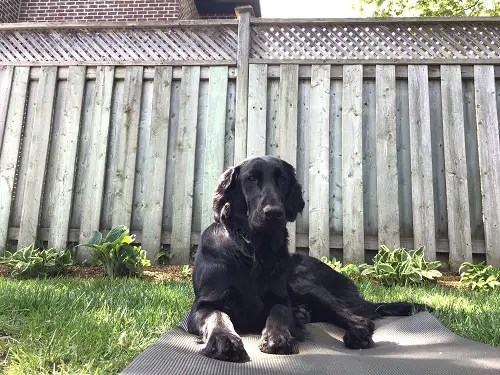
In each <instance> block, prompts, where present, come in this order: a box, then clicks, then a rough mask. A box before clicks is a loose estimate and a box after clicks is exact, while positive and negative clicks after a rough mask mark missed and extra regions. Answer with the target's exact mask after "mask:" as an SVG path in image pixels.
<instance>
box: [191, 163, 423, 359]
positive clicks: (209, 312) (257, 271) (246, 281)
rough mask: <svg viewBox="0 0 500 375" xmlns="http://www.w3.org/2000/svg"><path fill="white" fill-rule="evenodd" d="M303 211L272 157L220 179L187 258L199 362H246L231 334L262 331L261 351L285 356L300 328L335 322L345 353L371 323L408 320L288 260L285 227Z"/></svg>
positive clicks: (297, 192) (401, 308)
mask: <svg viewBox="0 0 500 375" xmlns="http://www.w3.org/2000/svg"><path fill="white" fill-rule="evenodd" d="M303 208H304V200H303V198H302V190H301V186H300V185H299V184H298V182H297V180H296V177H295V171H294V169H293V167H292V166H291V165H290V164H288V163H286V162H284V161H282V160H279V159H276V158H274V157H270V156H265V157H258V158H252V159H248V160H245V161H244V162H242V163H241V164H240V165H238V166H235V167H233V168H230V169H228V170H227V171H226V172H224V174H223V175H222V177H221V180H220V182H219V186H218V187H217V190H216V193H215V197H214V202H213V210H214V220H215V222H214V223H213V224H212V225H211V226H210V227H208V228H207V229H206V230H205V231H204V232H203V234H202V236H201V240H200V244H199V246H198V251H197V253H196V259H195V265H194V274H193V284H194V290H195V296H196V298H195V302H194V304H193V306H192V308H191V312H190V314H189V319H188V330H189V332H190V333H192V334H195V335H199V337H200V339H201V340H202V341H203V342H204V343H206V345H205V347H204V349H203V350H202V353H203V354H204V355H206V356H208V357H212V358H216V359H221V360H225V361H245V360H248V355H247V353H246V351H245V349H244V347H243V343H242V341H241V338H240V336H239V335H238V334H237V333H236V332H237V331H238V332H240V333H258V332H261V331H262V337H261V339H260V343H259V348H260V350H261V351H263V352H265V353H276V354H292V352H293V351H294V347H295V346H294V341H295V340H302V339H303V337H304V325H305V323H307V322H309V321H312V322H318V321H320V322H329V323H333V324H336V325H338V326H340V327H342V328H344V329H345V330H346V333H345V336H344V343H345V345H346V346H347V347H348V348H353V349H358V348H368V347H370V346H371V345H373V342H372V339H371V337H372V333H373V331H374V324H373V321H372V319H375V318H378V317H382V316H386V315H411V314H412V313H413V311H414V306H413V305H412V304H409V303H404V302H398V303H387V304H375V303H371V302H368V301H365V300H364V299H363V298H362V297H361V296H360V295H359V292H358V289H357V288H356V286H355V285H354V283H353V282H352V281H350V280H349V279H348V278H347V277H345V276H343V275H341V274H339V273H338V272H335V271H333V270H332V269H331V268H330V267H328V266H327V265H325V264H324V263H322V262H321V261H319V260H317V259H315V258H312V257H309V256H305V255H299V254H293V255H290V254H289V253H288V248H287V245H288V232H287V230H286V222H287V221H294V220H295V219H296V217H297V214H299V213H300V212H302V210H303ZM418 307H421V306H418Z"/></svg>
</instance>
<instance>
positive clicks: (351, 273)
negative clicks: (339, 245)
mask: <svg viewBox="0 0 500 375" xmlns="http://www.w3.org/2000/svg"><path fill="white" fill-rule="evenodd" d="M321 261H322V262H323V263H325V264H326V265H327V266H329V267H330V268H332V269H333V270H335V271H337V272H339V273H341V274H343V275H345V276H347V277H351V278H352V277H356V276H359V274H360V272H361V271H360V269H359V266H357V265H356V264H352V263H348V264H346V265H343V264H342V262H341V261H340V260H337V259H336V258H335V257H334V258H332V259H331V260H328V258H327V257H322V258H321Z"/></svg>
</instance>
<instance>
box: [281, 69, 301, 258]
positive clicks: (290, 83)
mask: <svg viewBox="0 0 500 375" xmlns="http://www.w3.org/2000/svg"><path fill="white" fill-rule="evenodd" d="M279 90H280V93H279V109H278V134H279V135H278V157H279V158H280V159H283V160H285V161H287V162H288V163H290V164H291V165H292V166H293V167H294V168H296V167H297V114H298V96H299V66H298V65H295V64H281V66H280V88H279ZM287 227H288V238H289V240H288V249H289V250H290V251H291V252H295V228H296V226H295V223H288V225H287Z"/></svg>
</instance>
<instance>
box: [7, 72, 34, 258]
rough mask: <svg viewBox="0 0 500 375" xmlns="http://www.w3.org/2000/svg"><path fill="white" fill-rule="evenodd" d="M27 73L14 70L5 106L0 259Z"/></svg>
mask: <svg viewBox="0 0 500 375" xmlns="http://www.w3.org/2000/svg"><path fill="white" fill-rule="evenodd" d="M29 73H30V69H29V68H28V67H16V68H15V70H14V76H13V77H14V78H13V82H12V87H11V91H10V92H11V95H10V100H9V103H8V104H7V107H8V108H7V113H6V118H5V132H4V136H3V142H2V147H1V149H0V197H2V198H1V199H0V256H1V255H3V253H4V251H5V247H6V244H7V239H8V237H7V236H8V231H9V218H10V210H11V207H12V201H13V197H12V189H13V187H14V180H15V176H16V170H17V157H18V154H19V145H20V143H21V136H22V129H23V120H24V108H25V105H26V98H27V94H28V82H29Z"/></svg>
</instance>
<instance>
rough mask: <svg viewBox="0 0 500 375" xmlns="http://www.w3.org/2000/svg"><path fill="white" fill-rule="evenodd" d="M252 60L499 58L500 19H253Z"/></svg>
mask: <svg viewBox="0 0 500 375" xmlns="http://www.w3.org/2000/svg"><path fill="white" fill-rule="evenodd" d="M251 38H252V43H251V51H250V57H251V59H253V60H360V61H363V60H396V61H397V60H405V61H408V60H410V61H411V60H418V61H422V60H426V61H428V60H451V61H453V60H476V61H477V60H484V59H487V60H490V59H496V60H497V61H499V59H500V19H499V22H487V23H481V22H460V21H456V22H453V23H438V22H423V23H419V22H418V21H417V22H408V23H404V21H403V22H402V23H392V22H388V23H382V22H372V23H366V24H363V23H353V24H349V23H347V22H342V23H326V22H319V23H314V22H311V23H296V24H293V23H292V24H284V23H281V24H280V23H277V24H272V23H268V22H261V23H259V21H255V22H254V24H253V26H252V34H251Z"/></svg>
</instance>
